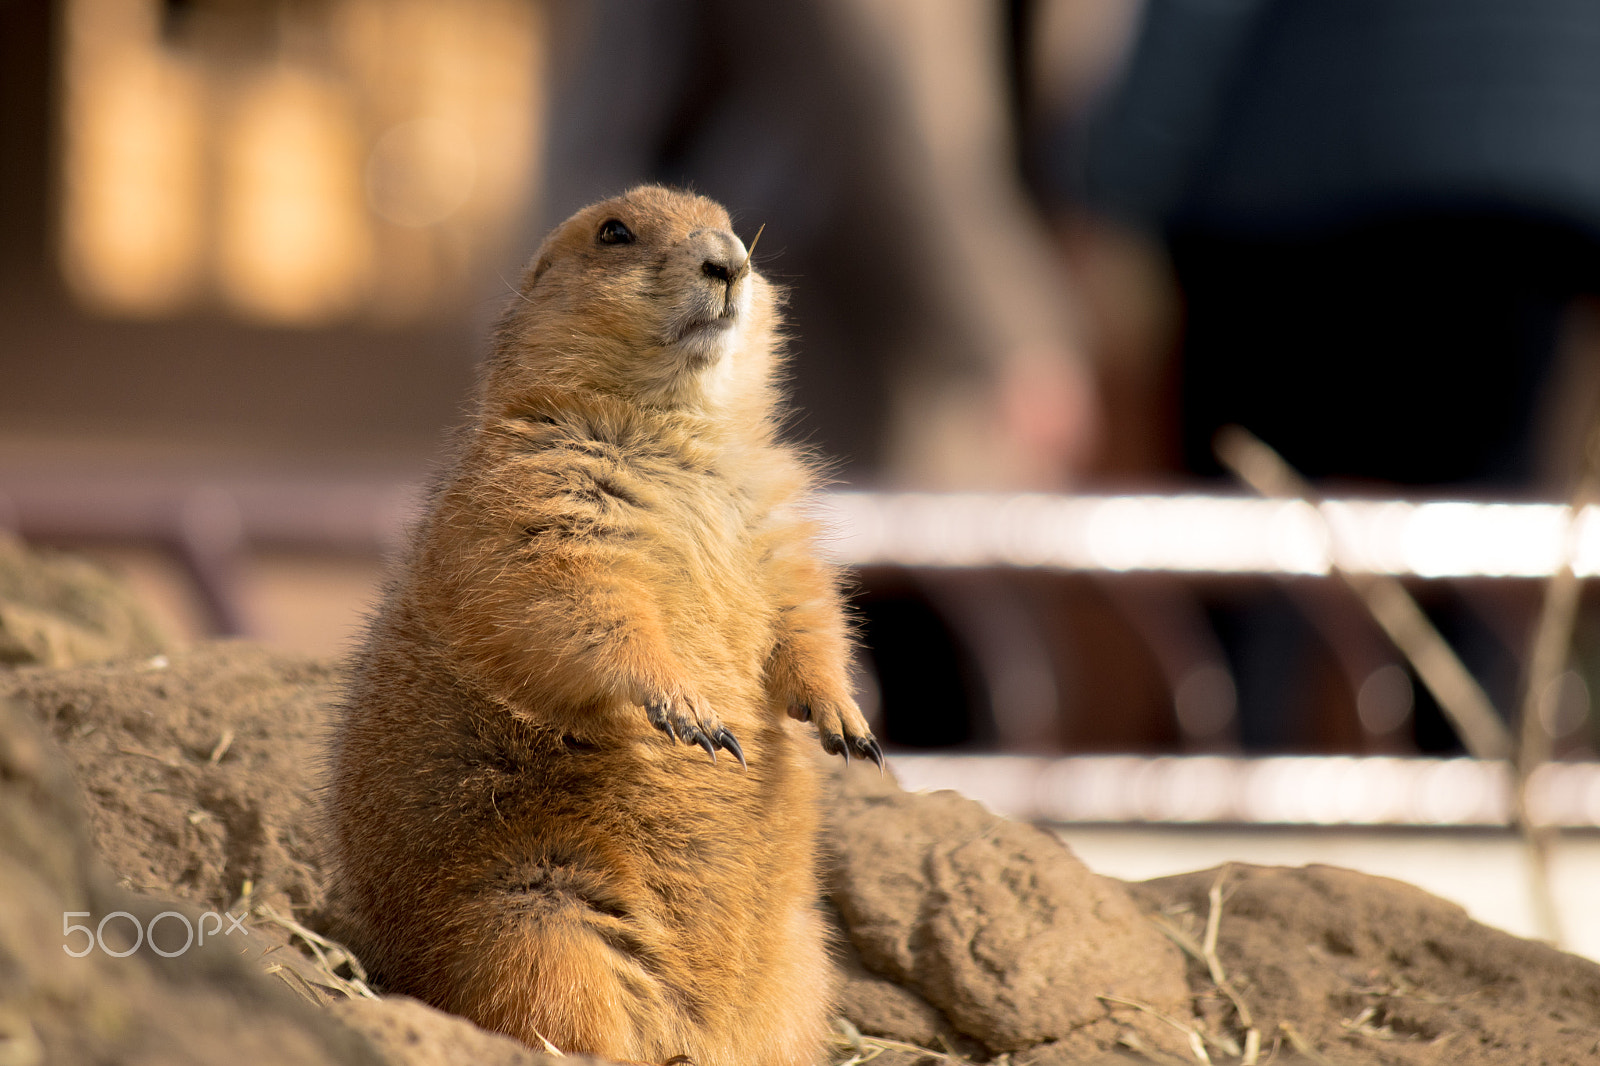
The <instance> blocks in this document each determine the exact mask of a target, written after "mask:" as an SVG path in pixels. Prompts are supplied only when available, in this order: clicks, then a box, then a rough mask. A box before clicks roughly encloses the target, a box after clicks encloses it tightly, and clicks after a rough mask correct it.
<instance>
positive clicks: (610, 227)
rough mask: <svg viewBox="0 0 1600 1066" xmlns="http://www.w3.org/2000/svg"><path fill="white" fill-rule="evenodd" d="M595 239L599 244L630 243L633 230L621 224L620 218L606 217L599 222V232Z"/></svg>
mask: <svg viewBox="0 0 1600 1066" xmlns="http://www.w3.org/2000/svg"><path fill="white" fill-rule="evenodd" d="M595 239H596V240H598V241H599V242H600V243H601V244H632V243H633V240H634V237H633V230H631V229H629V228H628V227H627V226H625V225H623V224H622V219H620V218H608V219H606V220H605V221H604V222H602V223H600V232H599V233H598V234H596V236H595Z"/></svg>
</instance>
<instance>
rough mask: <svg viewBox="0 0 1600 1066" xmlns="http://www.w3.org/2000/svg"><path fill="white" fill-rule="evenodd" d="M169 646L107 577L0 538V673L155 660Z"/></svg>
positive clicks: (82, 562)
mask: <svg viewBox="0 0 1600 1066" xmlns="http://www.w3.org/2000/svg"><path fill="white" fill-rule="evenodd" d="M170 644H171V641H170V640H169V638H168V637H167V636H166V635H165V634H163V633H162V632H161V629H160V627H159V626H158V625H157V624H156V622H155V620H154V619H153V618H152V617H151V616H150V614H149V612H147V611H146V610H145V609H144V607H143V606H142V605H141V604H140V603H139V602H138V600H137V598H136V597H135V596H134V595H133V593H132V592H131V591H129V589H128V588H127V586H126V585H124V584H123V583H122V582H121V581H119V580H118V579H117V578H116V577H114V576H113V575H111V574H109V573H107V572H106V571H104V570H102V569H101V568H100V567H98V566H96V565H94V564H93V563H91V562H89V561H88V560H86V559H80V558H78V557H76V556H71V555H61V554H56V553H53V552H45V551H39V550H35V549H32V548H28V547H26V546H25V545H24V544H23V543H22V542H21V541H19V540H17V538H16V537H14V536H12V535H10V534H8V533H6V532H4V531H0V666H7V665H9V666H22V665H30V664H42V665H44V666H71V665H73V664H75V663H88V662H98V661H100V660H104V659H115V658H120V657H123V656H130V655H154V654H156V653H157V652H160V651H164V650H166V649H167V648H168V647H169V646H170Z"/></svg>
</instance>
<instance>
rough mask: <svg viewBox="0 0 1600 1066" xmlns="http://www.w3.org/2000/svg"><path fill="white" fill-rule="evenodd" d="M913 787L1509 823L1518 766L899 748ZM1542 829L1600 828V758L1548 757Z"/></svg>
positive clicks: (1219, 817)
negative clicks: (911, 751) (1582, 760)
mask: <svg viewBox="0 0 1600 1066" xmlns="http://www.w3.org/2000/svg"><path fill="white" fill-rule="evenodd" d="M889 766H890V768H891V769H892V770H893V772H894V774H895V776H896V777H897V778H898V779H899V780H900V782H901V784H903V785H904V786H905V787H906V788H908V789H933V788H949V789H954V790H956V791H958V792H960V793H962V794H963V795H965V796H968V797H971V798H972V799H975V800H978V801H979V802H981V803H983V804H984V805H985V806H987V807H989V809H991V810H992V811H994V812H995V813H996V814H1002V815H1005V816H1006V817H1009V818H1017V819H1022V820H1027V821H1034V822H1054V823H1061V824H1073V823H1110V824H1127V823H1147V824H1154V825H1162V824H1167V825H1180V824H1198V823H1205V824H1218V823H1222V824H1230V823H1231V824H1238V825H1261V826H1352V827H1354V826H1363V827H1370V826H1396V827H1420V826H1436V827H1451V828H1504V827H1508V826H1510V825H1511V801H1512V788H1513V783H1512V778H1511V769H1510V766H1509V764H1507V763H1505V762H1485V761H1481V760H1477V759H1468V758H1453V759H1435V758H1395V757H1387V756H1365V757H1363V756H1345V755H1334V756H1320V755H1305V756H1266V757H1254V758H1248V757H1228V756H1211V755H1195V756H1158V757H1141V756H1129V755H1083V756H1066V757H1061V758H1038V757H1030V756H1012V755H909V754H897V755H893V756H891V758H890V760H889ZM1529 807H1530V810H1531V812H1532V813H1533V816H1534V817H1535V818H1536V819H1537V820H1538V821H1539V823H1540V824H1542V825H1548V826H1550V827H1553V828H1563V829H1595V828H1600V764H1596V763H1546V764H1544V765H1543V766H1541V767H1539V769H1538V770H1536V771H1535V772H1534V774H1533V777H1532V779H1531V781H1530V783H1529Z"/></svg>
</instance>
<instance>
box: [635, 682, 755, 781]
mask: <svg viewBox="0 0 1600 1066" xmlns="http://www.w3.org/2000/svg"><path fill="white" fill-rule="evenodd" d="M640 702H642V703H643V705H644V714H645V717H646V718H648V719H649V720H650V724H651V725H653V726H655V727H656V728H657V729H659V730H661V731H662V732H663V733H665V734H666V735H667V736H669V737H671V738H672V739H673V740H681V741H683V742H684V743H685V744H698V745H700V747H702V748H704V749H705V752H706V754H707V755H709V756H711V761H712V762H716V761H717V749H718V748H722V749H723V750H724V751H729V752H732V753H733V757H734V758H736V759H738V760H739V765H740V766H744V765H745V761H744V749H742V748H741V747H740V746H739V741H738V739H737V738H735V737H734V735H733V734H732V733H731V732H729V731H728V729H727V727H725V726H724V725H723V724H722V721H721V720H720V719H719V718H717V716H716V714H715V713H713V712H712V710H711V708H710V706H709V705H707V704H706V703H705V701H703V700H699V699H696V698H694V697H693V696H689V695H686V694H684V693H682V692H677V693H667V692H662V693H656V694H655V695H652V696H647V697H645V699H643V700H642V701H640Z"/></svg>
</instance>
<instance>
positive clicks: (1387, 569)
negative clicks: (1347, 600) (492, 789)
mask: <svg viewBox="0 0 1600 1066" xmlns="http://www.w3.org/2000/svg"><path fill="white" fill-rule="evenodd" d="M422 496H423V487H422V486H421V485H419V484H417V483H415V482H410V481H405V480H400V479H390V480H378V479H371V478H362V477H359V476H339V475H336V474H334V475H328V476H326V477H305V476H295V477H269V476H261V477H253V478H240V477H235V478H225V477H203V476H178V475H169V476H157V475H149V476H140V475H122V474H118V475H87V474H78V473H61V472H51V473H40V472H34V471H22V472H17V471H7V470H4V469H0V527H3V526H9V527H12V528H14V529H15V530H16V531H17V532H19V533H20V534H22V535H23V536H25V537H32V538H38V539H44V540H156V541H177V540H180V539H182V537H183V535H184V533H185V530H186V529H191V528H192V527H194V526H195V525H196V524H197V523H199V524H202V525H204V524H206V523H210V524H214V525H217V526H219V527H222V526H226V527H227V529H228V530H230V531H232V532H234V533H235V534H236V535H237V537H238V538H239V539H240V540H241V541H242V542H245V543H251V544H293V545H296V546H304V547H326V548H330V549H334V550H371V551H385V550H388V549H390V548H392V547H393V546H394V545H395V544H396V543H397V541H398V540H399V539H400V538H402V537H403V536H404V530H405V527H406V524H407V522H408V521H409V520H410V519H411V517H413V516H414V515H415V513H416V510H417V507H418V505H419V501H420V500H421V499H422ZM1320 509H1321V512H1322V516H1321V517H1320V518H1319V516H1318V515H1317V513H1316V511H1317V505H1313V504H1310V503H1306V502H1304V501H1301V500H1277V499H1258V498H1252V497H1243V496H1225V495H1200V494H1193V493H1182V494H1172V495H1153V494H1141V495H1104V496H1067V495H1046V494H1036V493H1022V494H981V493H970V494H969V493H947V494H938V493H879V492H855V491H841V492H832V493H828V494H825V495H824V496H823V498H822V500H821V501H820V503H819V505H818V508H817V511H818V516H819V517H820V519H821V521H822V523H823V527H824V530H825V534H826V536H825V548H826V550H827V551H828V552H829V553H830V554H831V555H832V556H833V557H834V558H835V559H836V560H837V561H838V562H840V563H843V564H846V565H851V566H908V567H928V568H979V567H1031V568H1045V569H1053V570H1064V571H1079V572H1089V573H1093V572H1100V573H1124V572H1135V571H1139V572H1156V573H1173V574H1197V575H1204V574H1218V575H1230V574H1234V575H1259V576H1272V575H1283V576H1316V575H1325V574H1328V573H1329V572H1330V571H1331V569H1332V567H1333V565H1334V564H1335V563H1337V564H1338V565H1339V567H1341V568H1342V569H1344V570H1347V571H1350V572H1354V573H1374V574H1392V575H1396V576H1402V577H1407V576H1409V577H1418V578H1474V577H1489V578H1496V577H1511V578H1534V579H1536V578H1541V577H1548V576H1549V575H1550V574H1551V573H1553V572H1554V571H1555V570H1556V569H1557V568H1558V567H1559V566H1560V563H1561V560H1562V550H1563V538H1564V537H1565V535H1566V532H1567V528H1568V526H1567V524H1568V514H1569V509H1568V508H1567V507H1566V506H1565V505H1564V504H1553V503H1504V502H1473V501H1448V500H1446V501H1409V500H1381V499H1335V500H1328V501H1325V502H1324V503H1322V504H1321V505H1320ZM1324 520H1325V521H1324ZM1576 521H1577V523H1578V528H1577V531H1576V533H1577V536H1576V545H1577V546H1576V551H1575V553H1574V558H1573V562H1574V571H1575V572H1576V574H1577V575H1578V576H1579V577H1594V576H1596V575H1600V507H1594V506H1590V507H1586V508H1584V509H1583V510H1582V511H1580V512H1579V513H1578V517H1577V520H1576ZM1330 526H1331V527H1332V528H1333V529H1334V530H1335V531H1336V532H1337V534H1338V535H1337V537H1336V538H1330V536H1329V534H1328V529H1329V527H1330ZM1330 540H1337V546H1335V545H1334V544H1332V543H1330ZM1335 551H1338V552H1339V553H1341V554H1340V555H1338V556H1337V557H1336V556H1335Z"/></svg>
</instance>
